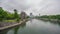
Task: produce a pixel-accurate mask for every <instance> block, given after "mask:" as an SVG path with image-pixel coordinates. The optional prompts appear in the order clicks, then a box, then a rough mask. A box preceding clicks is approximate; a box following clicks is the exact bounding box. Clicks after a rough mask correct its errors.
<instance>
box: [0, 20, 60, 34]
mask: <svg viewBox="0 0 60 34" xmlns="http://www.w3.org/2000/svg"><path fill="white" fill-rule="evenodd" d="M0 34H60V24H58V23H53V22H49V21H42V20H38V19H31V20H29V21H27V22H26V23H22V24H21V25H19V26H16V27H14V28H10V29H7V30H3V31H1V32H0Z"/></svg>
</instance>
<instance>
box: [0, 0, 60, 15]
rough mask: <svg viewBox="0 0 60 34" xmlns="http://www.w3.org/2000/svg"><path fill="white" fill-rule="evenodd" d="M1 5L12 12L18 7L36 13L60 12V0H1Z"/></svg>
mask: <svg viewBox="0 0 60 34" xmlns="http://www.w3.org/2000/svg"><path fill="white" fill-rule="evenodd" d="M0 6H1V7H3V8H4V9H5V10H8V11H10V12H13V9H17V10H18V11H21V10H25V12H26V13H27V14H29V13H30V12H32V13H33V14H34V15H38V14H39V13H40V14H42V15H50V14H60V0H0Z"/></svg>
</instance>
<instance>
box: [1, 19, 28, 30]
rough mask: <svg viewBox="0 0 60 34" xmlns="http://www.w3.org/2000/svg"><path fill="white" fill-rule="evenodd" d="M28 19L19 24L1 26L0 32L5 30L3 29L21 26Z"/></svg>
mask: <svg viewBox="0 0 60 34" xmlns="http://www.w3.org/2000/svg"><path fill="white" fill-rule="evenodd" d="M27 20H28V19H24V20H23V21H20V22H19V23H16V22H15V23H13V24H12V23H11V25H9V24H8V25H6V26H3V27H0V31H1V30H5V29H8V28H11V27H14V26H17V25H20V24H22V23H25V22H26V21H27Z"/></svg>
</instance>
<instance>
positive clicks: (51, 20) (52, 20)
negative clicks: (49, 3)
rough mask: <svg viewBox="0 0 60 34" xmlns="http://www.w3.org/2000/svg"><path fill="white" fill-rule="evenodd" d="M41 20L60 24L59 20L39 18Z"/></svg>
mask: <svg viewBox="0 0 60 34" xmlns="http://www.w3.org/2000/svg"><path fill="white" fill-rule="evenodd" d="M39 19H40V20H44V21H50V22H59V23H60V20H58V19H48V18H39Z"/></svg>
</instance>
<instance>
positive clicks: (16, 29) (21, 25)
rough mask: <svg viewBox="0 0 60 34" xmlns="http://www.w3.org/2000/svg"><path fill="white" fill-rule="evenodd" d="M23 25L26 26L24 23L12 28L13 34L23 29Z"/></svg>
mask: <svg viewBox="0 0 60 34" xmlns="http://www.w3.org/2000/svg"><path fill="white" fill-rule="evenodd" d="M25 25H26V23H22V24H20V26H17V27H15V28H14V34H18V30H19V29H20V28H24V27H25Z"/></svg>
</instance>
